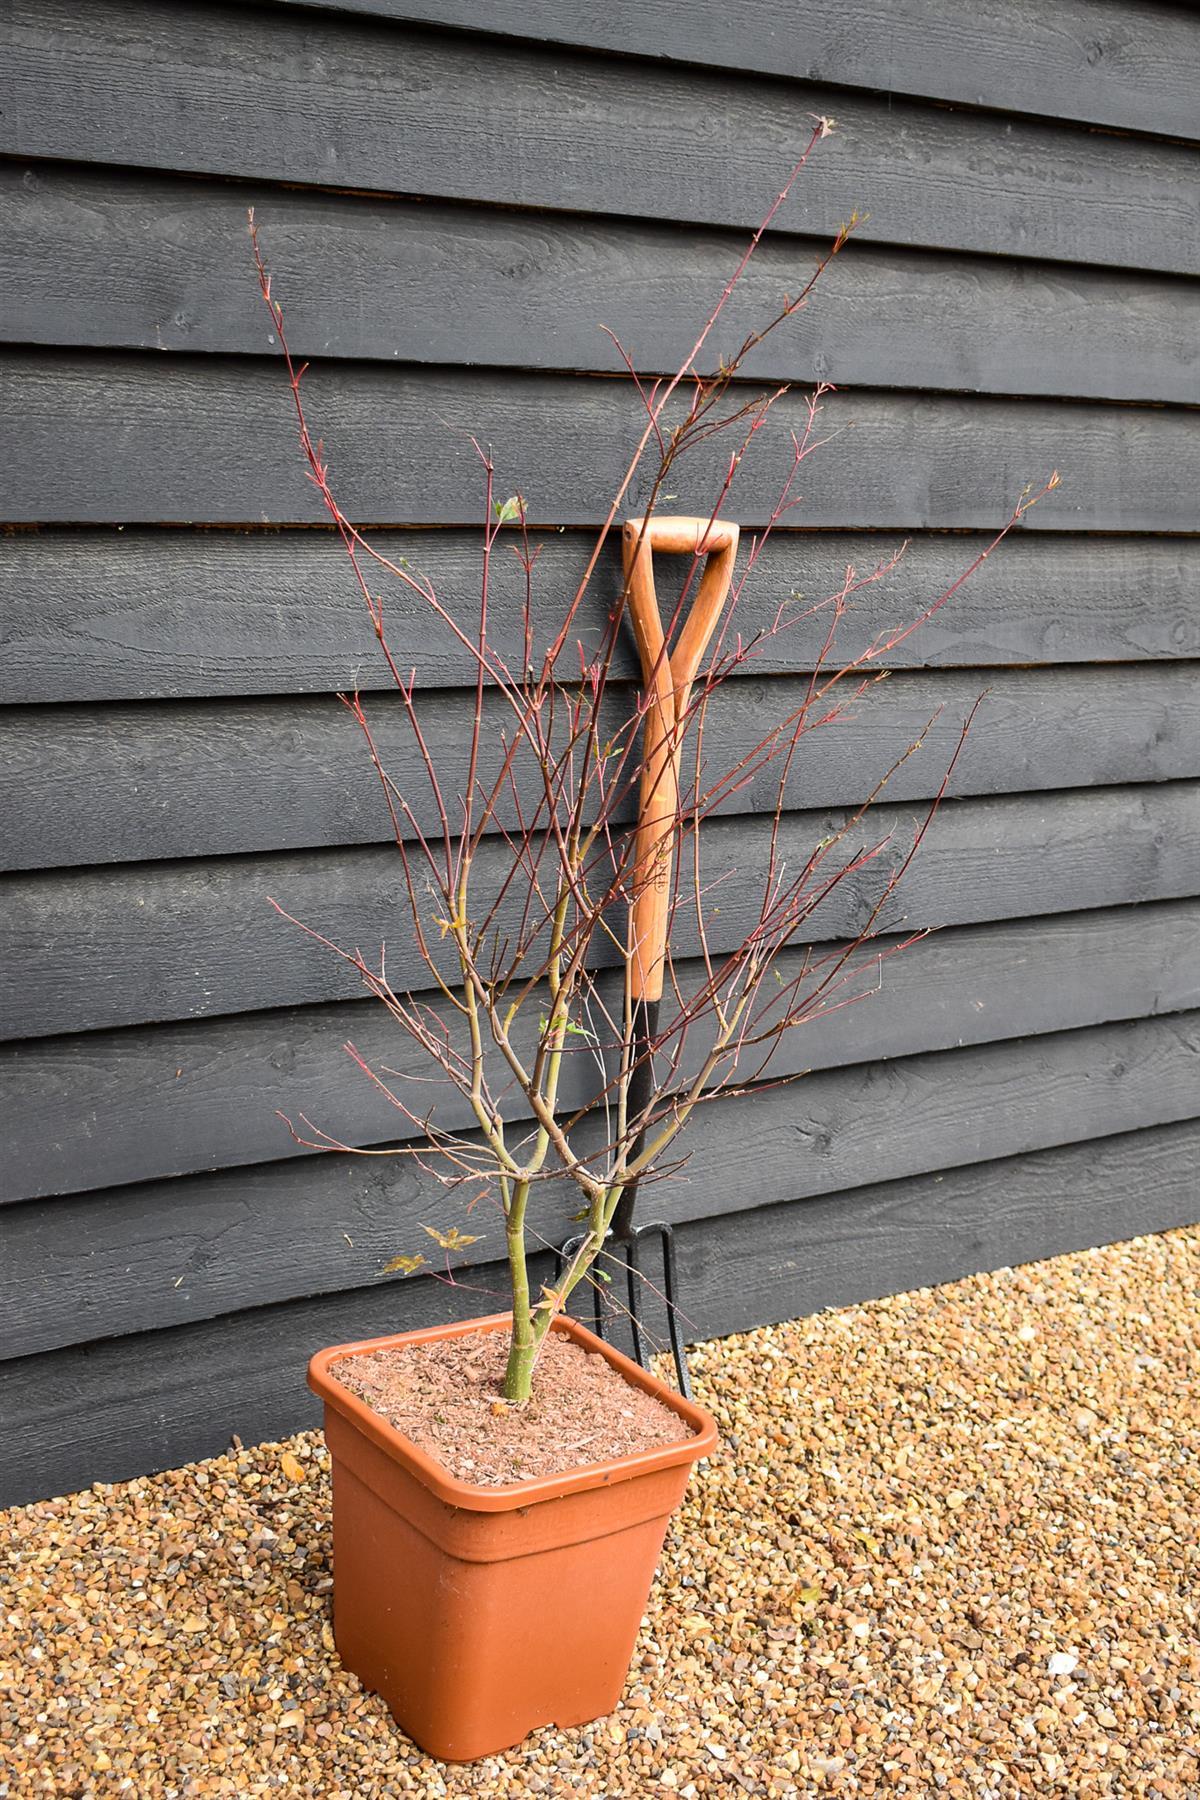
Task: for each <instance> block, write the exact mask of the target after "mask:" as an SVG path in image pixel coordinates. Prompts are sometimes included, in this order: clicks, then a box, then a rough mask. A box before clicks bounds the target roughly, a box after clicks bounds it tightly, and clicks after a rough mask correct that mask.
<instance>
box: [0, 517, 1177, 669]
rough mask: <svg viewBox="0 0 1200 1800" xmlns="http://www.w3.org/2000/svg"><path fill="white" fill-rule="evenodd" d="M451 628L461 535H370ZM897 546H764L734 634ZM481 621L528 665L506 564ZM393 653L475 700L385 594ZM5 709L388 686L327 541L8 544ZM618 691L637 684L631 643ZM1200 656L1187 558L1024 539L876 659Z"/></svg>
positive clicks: (942, 570) (952, 566)
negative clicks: (440, 607)
mask: <svg viewBox="0 0 1200 1800" xmlns="http://www.w3.org/2000/svg"><path fill="white" fill-rule="evenodd" d="M375 540H376V542H377V543H378V546H379V548H380V549H381V550H382V551H383V552H384V553H385V554H386V555H388V556H389V557H390V558H391V559H392V560H393V561H397V560H399V559H401V558H404V559H406V560H407V561H408V562H409V563H410V564H411V566H412V567H413V568H414V569H415V570H417V571H418V572H420V573H421V574H423V575H425V576H427V577H428V578H429V579H431V580H432V581H433V582H434V584H435V586H436V587H437V589H438V592H439V593H440V594H442V595H443V596H444V597H445V598H446V599H447V600H448V601H449V602H451V603H453V604H454V605H455V606H456V607H458V608H464V607H466V606H467V605H468V604H471V603H473V601H474V596H475V594H476V593H477V591H478V571H479V540H478V538H477V537H476V536H475V535H474V534H472V533H468V532H461V531H445V532H442V531H437V532H380V533H378V534H375ZM987 541H988V540H987V538H986V536H982V535H975V534H962V535H959V534H953V535H949V534H946V535H942V534H930V535H920V536H917V537H916V538H914V539H913V540H912V541H911V542H910V544H909V548H908V551H907V553H906V555H905V556H904V558H903V560H902V561H901V562H900V564H899V565H898V566H897V568H896V569H895V570H893V571H892V572H891V573H890V574H888V575H887V576H886V577H884V579H882V580H881V581H880V582H878V583H877V584H876V585H874V586H872V587H868V588H864V589H862V590H861V591H860V592H859V593H858V594H857V595H856V596H855V599H854V604H853V607H852V608H851V610H850V612H849V613H848V615H847V616H846V618H845V619H844V620H843V622H842V625H841V628H840V631H839V633H838V646H839V649H840V652H841V654H842V655H843V658H844V659H845V660H849V659H850V658H851V657H854V656H859V655H861V654H862V653H863V652H864V651H865V650H867V649H869V648H870V647H871V645H872V644H875V643H877V642H881V641H886V640H887V639H888V638H889V637H890V636H892V635H894V634H895V632H896V629H897V627H898V626H902V625H905V624H907V623H908V622H910V621H911V620H912V619H914V618H916V617H917V616H919V614H920V613H921V611H922V610H923V608H924V607H925V606H927V605H928V604H930V602H931V601H933V600H934V599H935V598H936V597H937V595H938V594H940V593H943V592H944V591H945V590H946V588H947V587H948V586H949V585H950V583H951V582H953V581H955V580H956V579H957V578H958V576H959V575H961V574H962V572H963V570H964V569H966V568H967V567H968V566H969V565H970V563H971V562H972V561H973V560H974V558H975V557H976V556H977V555H978V554H979V551H980V550H981V549H982V548H983V547H984V546H985V545H986V543H987ZM539 542H540V544H541V555H540V558H539V562H538V566H537V577H538V580H537V586H536V588H535V595H536V597H537V603H538V606H539V610H544V613H545V616H546V617H547V618H548V619H551V618H556V617H559V618H560V617H561V616H562V608H563V607H564V605H566V604H567V603H568V602H569V598H570V596H571V595H573V594H574V592H575V589H576V585H577V583H578V581H579V579H580V577H581V575H582V573H583V570H584V566H585V564H586V561H587V557H588V555H589V553H590V551H591V547H592V544H593V542H594V539H593V537H592V536H591V534H589V533H586V532H566V533H563V534H559V533H558V532H552V533H550V534H549V535H547V536H543V537H542V538H541V539H540V540H539ZM902 542H903V539H902V538H900V537H892V536H888V535H883V536H881V537H875V536H871V535H868V534H863V535H860V536H855V535H852V534H846V533H842V532H820V533H817V532H783V533H780V534H779V535H778V536H776V537H772V538H771V539H769V540H768V542H767V545H766V547H765V549H764V551H763V554H762V557H761V559H760V561H759V564H758V566H757V569H756V571H755V573H754V575H753V576H752V577H751V578H750V580H749V581H748V582H747V583H746V586H745V588H744V590H743V596H742V599H741V601H740V603H739V604H740V608H741V615H742V617H743V618H744V619H745V620H746V626H745V629H746V633H747V635H749V632H750V631H751V630H753V629H754V626H755V625H756V624H757V623H760V622H761V621H762V619H763V618H770V617H772V616H773V615H774V612H775V609H776V607H777V606H778V605H779V602H780V600H781V599H783V598H785V597H786V596H787V595H788V594H790V593H792V592H793V591H798V592H799V593H801V594H802V595H803V596H804V599H803V601H802V603H801V605H800V606H799V608H798V612H799V613H800V614H801V615H803V614H805V613H806V612H808V610H809V609H810V608H812V607H814V606H816V605H817V604H818V602H819V601H820V600H821V599H823V598H824V597H825V596H826V595H828V594H832V593H835V592H836V591H837V590H838V588H839V587H840V585H841V582H842V580H843V579H844V576H845V571H846V568H847V567H848V566H852V567H854V568H856V569H858V570H859V572H860V573H862V574H866V573H868V572H869V571H871V570H872V569H875V568H877V567H878V566H879V564H880V562H881V560H886V559H887V558H888V557H889V556H890V555H891V554H892V553H893V552H894V551H895V550H896V549H897V548H898V547H899V545H900V544H901V543H902ZM619 571H620V551H619V547H618V546H617V544H616V543H615V542H614V543H613V544H612V546H611V551H610V550H607V549H606V550H605V552H604V553H603V560H602V562H601V564H600V567H599V570H598V572H597V575H596V578H595V582H594V585H593V588H592V591H591V604H590V606H589V608H588V610H587V612H586V613H585V614H584V615H581V620H580V630H581V635H582V636H583V638H584V639H585V641H587V642H591V641H593V640H594V639H595V637H596V635H597V633H598V632H599V631H600V629H601V628H602V622H603V620H604V618H605V617H606V616H607V613H608V609H609V607H610V606H611V605H613V604H614V603H615V601H616V600H617V599H618V597H619V593H620V574H619ZM493 583H494V585H493V590H492V618H493V626H494V630H495V634H496V643H497V644H498V646H499V647H500V649H501V651H502V654H504V655H505V657H506V659H509V660H511V658H512V657H513V655H514V654H515V655H517V656H519V655H520V649H519V646H520V642H521V637H520V632H521V624H520V620H521V602H522V593H523V588H522V584H521V580H520V568H519V565H518V563H517V561H516V558H515V557H506V556H502V557H501V558H500V559H499V561H498V562H496V564H495V566H494V569H493ZM384 592H385V595H386V599H387V608H388V618H389V620H390V627H389V629H390V632H391V635H392V637H393V639H394V641H395V643H396V646H397V649H398V652H399V654H400V657H401V660H402V661H403V662H404V663H405V666H406V667H407V666H413V667H418V668H419V671H420V677H421V681H422V683H424V684H426V685H429V686H433V687H444V686H453V685H455V684H457V683H463V682H469V681H471V680H472V679H473V671H472V669H471V668H470V666H469V664H468V660H467V657H466V654H465V653H464V652H463V650H462V649H461V647H460V646H459V645H458V644H457V642H456V640H454V639H453V638H451V636H450V634H449V633H448V632H445V631H443V630H441V629H440V628H439V629H433V628H431V625H430V622H429V618H428V614H427V613H423V612H422V611H421V606H420V602H418V601H416V600H412V599H406V595H405V590H404V589H403V588H402V587H400V586H399V585H398V584H397V583H395V582H393V583H391V584H390V585H389V586H388V587H387V588H386V589H385V590H384ZM827 630H828V621H827V615H826V614H825V613H823V612H821V611H816V612H813V613H812V614H811V616H809V617H804V616H800V617H798V618H797V620H796V622H795V623H794V624H793V625H791V626H790V627H789V629H788V630H787V631H785V632H783V633H782V634H780V635H779V636H778V637H776V638H774V639H772V640H771V641H770V642H769V643H768V644H767V645H766V646H765V647H764V651H763V654H762V655H761V656H760V657H759V659H758V661H757V662H756V664H755V669H756V672H757V673H759V674H772V673H775V674H778V673H784V672H787V671H790V670H796V669H805V668H811V666H812V664H813V660H814V658H815V657H817V656H818V655H819V654H820V651H821V649H822V644H823V640H824V637H825V635H826V632H827ZM0 644H2V646H3V654H2V655H0V699H2V700H4V701H8V702H10V703H11V702H19V703H25V702H28V703H37V704H42V703H45V702H63V701H102V700H124V699H132V700H154V699H182V698H186V697H191V696H195V697H206V696H209V695H238V694H294V693H312V692H318V693H328V692H329V691H331V690H334V689H349V688H353V687H358V688H361V689H362V690H363V691H364V692H369V691H371V690H373V689H377V688H380V687H386V686H387V685H388V683H389V680H390V678H389V676H388V674H387V670H386V667H385V666H384V663H383V660H382V658H381V657H380V655H379V652H378V648H377V646H376V644H375V641H374V634H373V632H372V630H371V626H370V623H369V620H368V618H367V612H366V608H365V607H364V606H363V604H362V602H361V599H360V598H359V596H358V593H357V591H356V589H355V587H354V582H353V577H352V575H351V573H350V570H349V568H348V566H347V565H346V562H345V559H344V556H343V554H342V552H341V550H340V549H339V547H338V546H337V545H336V543H334V541H333V539H332V536H331V534H330V533H328V532H287V533H280V532H247V531H230V532H211V531H207V532H206V531H195V532H194V531H155V530H144V529H130V530H124V531H123V530H109V529H102V528H96V529H93V530H90V531H73V530H47V531H40V532H37V533H27V532H22V533H16V534H13V535H10V536H9V537H8V539H7V540H6V541H5V542H4V545H3V554H0ZM623 656H624V660H619V662H618V665H617V666H618V668H619V670H620V672H621V673H622V674H623V675H626V676H632V675H633V674H634V673H635V662H636V659H635V657H634V655H633V653H632V647H631V646H630V645H628V643H627V642H624V641H623ZM1197 656H1200V538H1182V537H1181V538H1173V539H1165V538H1164V539H1154V538H1150V537H1129V538H1121V537H1097V538H1090V537H1086V536H1080V537H1074V536H1070V535H1066V536H1062V537H1055V536H1051V535H1048V534H1045V533H1041V534H1038V535H1037V536H1032V535H1030V534H1028V533H1026V534H1018V535H1016V536H1014V537H1011V538H1009V539H1008V541H1007V542H1006V543H1005V544H1004V545H1003V546H1002V547H1001V549H1000V550H999V551H998V552H997V553H996V555H995V556H993V557H991V558H990V560H989V561H988V562H986V563H985V564H984V565H983V567H982V568H981V569H979V570H978V571H977V573H976V574H975V575H973V576H972V577H971V579H970V580H969V581H968V582H967V583H966V585H965V586H964V587H962V588H961V589H960V590H959V591H958V593H956V594H955V596H954V598H953V600H952V601H951V602H950V603H948V604H947V606H946V607H944V608H943V609H942V611H941V612H939V613H938V614H937V615H936V616H935V617H934V618H932V619H930V620H929V621H928V623H927V624H925V625H923V626H922V627H921V629H920V630H919V631H916V632H914V633H913V634H912V635H911V636H910V637H908V638H906V639H905V640H904V642H903V643H901V644H899V645H897V646H896V648H895V649H894V650H892V651H890V652H889V653H888V654H886V655H884V656H881V658H880V666H881V667H888V666H892V667H898V668H905V667H914V666H916V667H920V666H923V665H928V666H943V667H953V666H956V665H957V666H963V665H967V666H993V667H1005V666H1008V665H1011V664H1014V663H1016V664H1027V663H1053V664H1070V663H1093V662H1124V663H1128V662H1136V661H1155V660H1167V659H1170V658H1180V657H1197Z"/></svg>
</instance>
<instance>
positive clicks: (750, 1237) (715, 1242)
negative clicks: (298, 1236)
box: [0, 1120, 1200, 1505]
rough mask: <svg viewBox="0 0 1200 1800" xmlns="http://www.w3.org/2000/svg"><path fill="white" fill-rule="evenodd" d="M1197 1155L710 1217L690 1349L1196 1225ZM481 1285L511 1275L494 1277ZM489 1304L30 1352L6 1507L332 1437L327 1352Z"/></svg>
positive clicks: (1174, 1149) (299, 1318)
mask: <svg viewBox="0 0 1200 1800" xmlns="http://www.w3.org/2000/svg"><path fill="white" fill-rule="evenodd" d="M1198 1155H1200V1127H1198V1126H1197V1124H1196V1122H1195V1121H1191V1120H1189V1121H1186V1122H1182V1123H1178V1124H1173V1125H1167V1126H1164V1127H1159V1128H1157V1129H1148V1130H1143V1131H1135V1132H1132V1133H1129V1134H1125V1135H1118V1136H1112V1137H1107V1138H1101V1139H1098V1140H1093V1141H1091V1142H1085V1143H1080V1144H1076V1145H1071V1146H1069V1147H1067V1148H1059V1149H1053V1150H1048V1151H1040V1152H1035V1153H1033V1154H1026V1155H1022V1156H1015V1157H1012V1158H1010V1159H1007V1160H1004V1161H1001V1162H990V1163H982V1164H975V1165H971V1166H968V1167H964V1168H955V1169H946V1170H941V1171H938V1172H937V1173H935V1174H931V1175H930V1174H926V1175H920V1176H917V1177H914V1178H909V1179H907V1180H899V1181H895V1182H891V1183H888V1184H887V1185H886V1186H870V1187H867V1186H864V1187H859V1188H858V1189H856V1190H855V1191H854V1192H853V1193H850V1194H838V1195H836V1196H830V1197H826V1198H822V1199H806V1200H803V1201H799V1202H798V1203H796V1204H793V1205H787V1206H784V1207H778V1206H764V1207H761V1208H758V1209H754V1210H750V1211H745V1212H742V1213H740V1214H739V1215H738V1217H737V1219H736V1220H734V1221H727V1220H720V1219H715V1220H704V1221H698V1222H697V1223H695V1224H693V1225H687V1226H685V1227H683V1228H682V1229H681V1232H680V1239H681V1243H680V1254H681V1263H682V1269H683V1272H684V1275H685V1279H686V1281H687V1294H688V1317H689V1321H690V1323H689V1325H688V1336H689V1337H692V1338H696V1337H700V1336H702V1335H714V1336H715V1335H718V1334H720V1333H721V1332H723V1331H727V1330H733V1329H739V1328H741V1327H742V1326H744V1325H745V1324H747V1323H748V1322H749V1321H748V1320H747V1317H746V1315H747V1310H748V1307H751V1306H752V1307H753V1316H754V1318H755V1319H756V1320H767V1319H775V1318H788V1317H793V1316H795V1315H796V1314H797V1313H800V1312H803V1311H807V1310H816V1309H818V1308H819V1307H821V1306H823V1305H827V1304H836V1305H841V1304H846V1303H848V1302H850V1301H853V1300H855V1299H858V1298H864V1297H868V1296H873V1295H876V1294H880V1293H890V1292H896V1291H897V1290H899V1289H901V1288H903V1287H904V1286H905V1285H908V1284H910V1283H912V1282H913V1281H914V1280H917V1279H920V1278H922V1276H921V1272H922V1271H934V1270H939V1271H941V1272H942V1276H941V1278H942V1279H945V1277H946V1275H959V1274H963V1273H966V1272H967V1271H968V1270H974V1269H978V1268H988V1267H1000V1266H1005V1265H1007V1264H1008V1263H1009V1262H1011V1261H1012V1259H1013V1256H1014V1253H1019V1254H1020V1255H1021V1256H1024V1257H1031V1258H1032V1257H1037V1256H1043V1255H1051V1254H1058V1253H1061V1252H1063V1251H1066V1250H1071V1249H1077V1248H1081V1247H1083V1246H1085V1245H1088V1244H1093V1243H1104V1242H1110V1241H1112V1240H1114V1239H1119V1238H1123V1237H1128V1236H1131V1235H1133V1234H1135V1233H1138V1232H1147V1231H1162V1230H1166V1229H1169V1228H1170V1227H1172V1226H1177V1225H1183V1224H1190V1223H1193V1222H1194V1221H1195V1219H1196V1216H1197V1203H1196V1185H1195V1170H1196V1161H1197V1156H1198ZM856 1221H857V1224H856ZM731 1228H732V1229H734V1230H736V1232H737V1245H738V1260H737V1262H736V1263H734V1262H731V1260H730V1257H729V1254H728V1232H729V1231H730V1229H731ZM547 1268H548V1265H547ZM731 1271H735V1272H736V1273H735V1274H734V1278H733V1280H732V1282H731ZM479 1279H480V1282H481V1284H482V1285H486V1286H493V1287H499V1286H500V1285H501V1281H502V1277H501V1273H500V1270H499V1269H498V1268H497V1267H496V1266H495V1265H490V1266H489V1267H487V1268H486V1269H485V1270H481V1271H480V1272H479ZM484 1304H485V1302H484V1301H483V1300H482V1299H481V1298H480V1296H479V1295H477V1294H467V1293H466V1292H465V1291H464V1290H462V1289H459V1290H455V1289H453V1288H448V1287H446V1286H445V1285H444V1284H442V1283H439V1282H435V1281H428V1280H422V1281H417V1282H410V1283H406V1284H405V1286H404V1288H403V1290H402V1291H398V1290H397V1288H396V1287H395V1286H394V1285H393V1284H391V1283H381V1284H378V1285H377V1286H375V1287H372V1288H358V1289H352V1290H350V1291H349V1292H345V1293H339V1294H329V1295H322V1296H319V1297H316V1298H313V1299H308V1300H303V1301H300V1302H296V1303H292V1304H289V1305H281V1306H260V1307H256V1308H255V1309H253V1310H252V1311H248V1312H243V1313H240V1314H237V1315H235V1316H233V1317H229V1316H225V1317H222V1318H220V1319H217V1320H211V1321H204V1322H200V1323H196V1324H190V1325H181V1326H178V1327H176V1328H175V1329H173V1330H169V1331H164V1332H161V1333H156V1334H154V1335H153V1336H135V1337H128V1338H108V1339H103V1340H99V1341H96V1342H92V1343H89V1344H85V1345H80V1346H76V1347H73V1348H71V1349H64V1350H61V1351H58V1352H54V1353H51V1354H49V1355H42V1356H31V1357H27V1358H22V1359H21V1360H20V1361H18V1362H14V1363H10V1364H8V1365H7V1367H6V1368H4V1370H3V1371H2V1373H0V1428H2V1429H3V1431H4V1434H5V1441H6V1443H7V1444H8V1446H9V1453H8V1455H7V1456H6V1457H5V1459H4V1463H3V1476H2V1477H0V1480H2V1483H3V1485H2V1487H0V1505H6V1504H15V1503H20V1502H22V1501H27V1500H31V1499H35V1498H42V1497H44V1496H46V1495H49V1494H54V1493H64V1492H69V1491H71V1490H73V1489H75V1488H78V1487H82V1486H84V1485H86V1484H87V1483H89V1482H91V1481H95V1480H119V1479H122V1478H123V1477H126V1476H130V1475H134V1474H141V1473H143V1472H144V1471H146V1470H148V1469H158V1468H170V1467H173V1466H175V1465H177V1464H179V1463H183V1462H186V1461H190V1460H192V1459H194V1458H197V1457H201V1456H211V1455H215V1454H217V1453H219V1452H220V1451H221V1450H223V1449H224V1448H226V1446H227V1445H228V1442H229V1437H230V1434H231V1432H237V1433H238V1434H239V1436H240V1437H241V1438H242V1440H243V1441H244V1442H246V1443H255V1442H258V1441H261V1440H263V1439H267V1438H275V1437H282V1436H284V1435H286V1434H288V1433H290V1432H292V1431H297V1430H300V1429H301V1428H303V1427H305V1426H309V1425H314V1424H317V1423H319V1412H318V1409H317V1408H316V1405H315V1402H314V1401H313V1399H312V1396H311V1395H310V1394H309V1393H308V1391H307V1389H306V1387H305V1385H304V1366H305V1362H306V1361H307V1358H308V1357H309V1356H310V1355H311V1354H312V1353H313V1352H314V1351H315V1350H317V1349H320V1348H321V1347H322V1346H323V1345H326V1344H336V1343H344V1342H346V1341H347V1340H349V1339H352V1338H356V1337H363V1336H370V1335H372V1334H381V1333H383V1332H387V1331H396V1330H405V1329H412V1328H416V1327H417V1326H419V1325H422V1324H426V1323H428V1324H433V1323H437V1322H440V1321H441V1320H443V1319H446V1318H449V1317H454V1316H462V1314H463V1313H464V1312H467V1311H478V1310H480V1309H481V1308H482V1306H483V1305H484Z"/></svg>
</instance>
